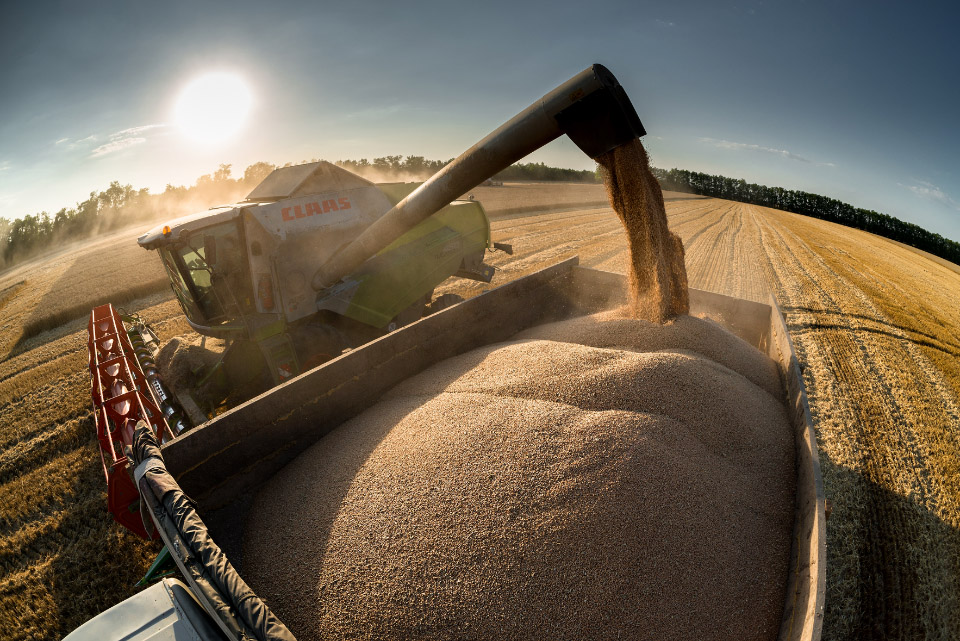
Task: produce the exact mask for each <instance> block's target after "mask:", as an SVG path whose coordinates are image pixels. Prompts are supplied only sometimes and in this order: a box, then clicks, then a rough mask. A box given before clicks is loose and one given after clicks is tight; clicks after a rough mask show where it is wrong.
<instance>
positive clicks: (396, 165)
mask: <svg viewBox="0 0 960 641" xmlns="http://www.w3.org/2000/svg"><path fill="white" fill-rule="evenodd" d="M315 160H316V159H314V161H315ZM304 162H307V161H304ZM448 162H449V161H442V160H428V159H426V158H424V157H423V156H383V157H380V158H374V159H373V160H368V159H366V158H361V159H359V160H338V161H336V163H335V164H337V165H339V166H341V167H344V168H345V169H347V170H349V171H352V172H354V173H357V174H359V175H361V176H364V177H366V178H369V179H370V180H373V181H375V182H393V181H411V180H424V179H426V178H428V177H429V176H431V175H433V174H434V173H436V172H437V171H438V170H439V169H441V168H442V167H443V166H444V165H446V164H447V163H448ZM292 164H293V163H287V164H286V165H284V166H290V165H292ZM276 168H277V166H276V165H273V164H271V163H267V162H257V163H254V164H252V165H250V166H248V167H247V168H246V169H245V170H244V172H243V175H242V176H240V177H238V178H234V177H233V176H232V166H231V165H228V164H223V165H220V166H219V167H218V168H217V170H216V171H215V172H213V173H212V174H205V175H203V176H200V177H199V178H198V179H197V181H196V182H195V183H194V184H193V185H191V186H189V187H188V186H174V185H171V184H168V185H167V186H166V188H165V189H164V191H163V192H161V193H157V194H151V193H150V191H149V190H148V189H146V188H143V189H134V188H133V187H132V186H131V185H121V184H120V183H119V182H118V181H113V182H111V183H110V186H109V187H107V189H105V190H103V191H93V192H90V197H89V198H87V199H86V200H84V201H82V202H79V203H77V204H76V205H75V206H74V207H64V208H61V209H60V210H59V211H57V212H55V213H53V214H50V213H48V212H46V211H43V212H39V213H37V214H32V215H28V216H24V217H23V218H17V219H15V220H12V221H11V220H7V219H5V218H0V267H7V266H10V265H12V264H14V263H17V262H19V261H22V260H24V259H26V258H29V257H31V256H34V255H37V254H39V253H42V252H44V251H48V250H49V249H51V248H53V247H55V246H57V245H59V244H60V243H64V242H70V241H76V240H82V239H84V238H88V237H90V236H93V235H96V234H102V233H105V232H108V231H110V230H113V229H118V228H120V227H122V226H126V225H131V224H135V223H138V222H144V223H145V222H147V221H150V220H156V219H158V218H160V217H167V218H173V217H176V216H180V215H183V214H188V213H192V212H194V211H202V210H203V209H206V208H208V207H210V206H211V205H216V204H223V203H229V202H236V201H239V200H241V199H242V198H243V197H244V196H246V194H248V193H249V192H250V191H251V190H252V189H253V188H254V187H256V186H257V185H258V184H259V183H260V182H261V181H262V180H263V179H264V178H266V177H267V175H269V174H270V172H272V171H273V170H274V169H276ZM653 172H654V175H656V177H657V179H658V180H659V181H660V184H661V186H662V187H663V189H666V190H672V191H682V192H687V193H694V194H700V195H704V196H713V197H716V198H724V199H727V200H737V201H740V202H746V203H751V204H755V205H762V206H764V207H772V208H775V209H782V210H784V211H789V212H793V213H797V214H803V215H805V216H812V217H814V218H820V219H822V220H829V221H833V222H837V223H840V224H842V225H847V226H849V227H856V228H858V229H863V230H865V231H869V232H872V233H874V234H878V235H880V236H885V237H887V238H891V239H893V240H897V241H900V242H902V243H906V244H908V245H911V246H913V247H916V248H918V249H922V250H924V251H928V252H930V253H931V254H934V255H937V256H940V257H941V258H945V259H947V260H950V261H952V262H955V263H960V243H957V242H954V241H952V240H949V239H947V238H944V237H943V236H940V235H939V234H935V233H932V232H929V231H927V230H925V229H923V228H922V227H919V226H917V225H914V224H913V223H907V222H904V221H902V220H899V219H897V218H894V217H893V216H888V215H886V214H882V213H879V212H876V211H873V210H868V209H861V208H857V207H853V206H852V205H849V204H847V203H843V202H841V201H839V200H836V199H833V198H828V197H826V196H820V195H818V194H811V193H808V192H805V191H795V190H789V189H783V188H782V187H767V186H765V185H756V184H753V183H747V182H746V181H744V180H738V179H735V178H728V177H726V176H713V175H710V174H704V173H699V172H693V171H686V170H683V169H670V170H663V169H654V170H653ZM494 179H495V180H500V181H503V180H510V181H519V180H530V181H564V182H584V183H598V182H601V179H600V172H599V170H598V171H590V170H576V169H564V168H561V167H551V166H548V165H545V164H544V163H517V164H514V165H511V166H510V167H508V168H506V169H505V170H503V171H501V172H500V173H498V174H497V175H496V176H494Z"/></svg>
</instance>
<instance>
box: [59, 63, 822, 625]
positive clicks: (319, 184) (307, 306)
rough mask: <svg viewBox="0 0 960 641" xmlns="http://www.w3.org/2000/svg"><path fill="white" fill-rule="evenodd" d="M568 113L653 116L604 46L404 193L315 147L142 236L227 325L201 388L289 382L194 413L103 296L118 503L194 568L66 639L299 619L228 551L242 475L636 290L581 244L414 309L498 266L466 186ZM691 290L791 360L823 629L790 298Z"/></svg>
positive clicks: (615, 137) (248, 481)
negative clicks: (424, 380)
mask: <svg viewBox="0 0 960 641" xmlns="http://www.w3.org/2000/svg"><path fill="white" fill-rule="evenodd" d="M563 134H567V135H568V136H569V137H570V138H571V139H572V140H573V141H574V143H576V144H577V146H579V147H580V149H581V150H583V151H584V152H585V153H586V154H587V155H588V156H590V157H591V158H596V157H598V156H600V155H601V154H603V153H605V152H607V151H609V150H611V149H614V148H616V147H618V146H619V145H622V144H625V143H628V142H631V141H633V140H634V139H636V138H638V137H640V136H642V135H644V134H645V132H644V130H643V127H642V125H641V123H640V120H639V118H638V116H637V114H636V111H635V110H634V108H633V106H632V105H631V103H630V100H629V98H628V97H627V95H626V93H625V92H624V90H623V89H622V87H621V86H620V84H619V83H618V82H617V80H616V78H615V77H614V76H613V74H611V73H610V72H609V71H608V70H607V69H606V68H604V67H602V66H600V65H594V66H592V67H590V68H588V69H586V70H585V71H583V72H582V73H580V74H577V75H576V76H574V77H573V78H571V79H570V80H569V81H567V82H565V83H564V84H562V85H560V86H559V87H557V88H556V89H554V90H553V91H551V92H550V93H548V94H547V95H545V96H544V97H543V98H542V99H540V100H538V101H536V102H535V103H534V104H533V105H531V106H530V107H528V108H527V109H525V110H524V111H522V112H520V113H519V114H518V115H517V116H515V117H514V118H513V119H511V120H510V121H508V122H507V123H506V124H504V125H503V126H501V127H500V128H499V129H497V130H496V131H495V132H493V133H492V134H490V135H489V136H487V137H486V138H484V139H483V140H482V141H480V142H479V143H477V144H476V145H475V146H474V147H472V148H471V149H469V150H468V151H466V152H465V153H464V154H462V155H461V156H460V157H458V158H457V159H456V160H454V161H452V162H451V163H450V164H449V165H447V166H446V167H444V168H443V169H442V170H440V171H439V172H438V173H437V174H436V175H434V176H433V177H432V178H430V179H429V180H428V181H427V182H425V183H424V184H423V185H422V186H420V187H419V188H417V189H416V190H415V191H413V192H412V193H410V194H409V195H406V197H405V198H403V199H402V200H399V198H397V197H395V198H394V199H393V200H391V198H390V197H389V196H388V195H386V194H384V193H383V192H381V191H379V190H378V188H377V187H376V186H374V185H372V184H370V183H368V182H367V181H364V180H362V179H360V178H358V177H356V176H353V175H352V174H350V173H349V172H346V171H344V170H342V169H339V168H337V167H334V166H332V165H329V164H326V163H315V164H312V165H303V166H299V167H292V168H286V169H282V170H278V171H277V172H275V173H274V174H272V175H271V176H269V177H268V178H267V179H266V180H265V181H264V182H263V183H262V184H261V185H260V186H258V187H257V188H256V189H255V190H254V191H253V192H252V193H251V194H250V196H249V199H248V201H247V202H246V203H241V204H240V205H237V206H234V207H228V208H223V209H218V210H214V211H211V212H205V213H203V214H198V215H196V216H192V217H187V218H184V219H179V220H177V221H174V222H173V223H170V224H168V225H165V226H162V227H161V228H158V229H157V230H154V231H152V232H150V233H148V234H146V235H145V236H143V237H141V238H140V244H141V245H143V246H144V247H146V248H148V249H157V250H159V251H160V254H161V257H162V259H163V262H164V265H165V267H166V269H167V271H168V274H169V276H170V279H171V283H172V285H173V288H174V291H175V292H176V295H177V298H178V300H179V301H180V304H181V305H182V306H183V309H184V313H185V314H186V315H187V318H188V320H189V322H190V324H191V326H192V327H194V328H195V329H196V330H197V331H198V332H200V333H202V334H205V335H208V336H217V337H226V338H228V339H229V340H230V341H231V347H230V348H229V349H227V351H226V352H225V353H224V356H223V358H222V359H221V361H220V362H219V363H218V365H217V366H216V367H215V368H214V369H213V371H212V372H211V373H208V374H207V378H206V381H205V382H206V383H210V382H211V381H213V383H214V384H212V385H207V386H206V387H208V388H210V389H213V390H215V391H217V394H221V395H222V394H223V390H224V389H228V388H229V386H230V385H232V384H249V383H251V382H252V383H254V384H256V385H263V386H264V387H269V386H270V385H271V384H273V385H276V386H275V387H273V388H272V389H270V390H269V391H267V392H265V393H262V394H260V395H259V396H257V397H255V398H253V399H251V400H249V401H247V402H245V403H243V404H241V405H239V406H237V407H235V408H232V409H229V410H227V411H225V412H223V413H221V414H219V415H218V416H216V417H215V418H213V419H211V420H208V421H206V422H203V423H202V424H199V425H197V426H196V427H193V428H192V429H191V428H190V425H189V422H188V421H187V420H186V419H185V418H184V413H185V412H184V411H183V410H181V409H180V404H178V402H177V401H176V400H174V397H173V395H172V394H171V393H170V391H169V390H168V389H167V388H166V386H165V385H164V384H163V382H162V381H161V380H160V378H159V376H158V375H157V371H156V366H155V365H154V362H153V359H154V358H155V354H156V350H157V347H158V345H157V340H156V336H155V335H154V334H153V333H152V332H151V331H150V330H149V328H148V327H146V326H145V325H144V324H143V323H142V321H140V319H139V318H137V317H135V316H123V315H120V314H118V313H117V312H116V311H114V310H113V309H112V308H111V307H109V306H104V307H101V308H97V309H95V310H94V311H93V312H92V314H91V319H90V325H89V333H90V341H89V349H90V371H91V377H92V384H93V400H94V407H95V410H96V413H97V428H98V437H99V441H100V445H101V451H102V455H103V461H104V470H105V474H106V477H107V482H108V486H109V496H110V499H109V500H110V509H111V512H112V513H113V515H114V517H115V518H116V519H117V520H118V521H119V522H120V523H122V524H123V525H124V526H125V527H127V528H128V529H130V530H132V531H134V532H137V533H138V534H140V535H141V536H144V537H148V538H151V537H152V538H156V537H159V538H160V539H162V540H163V542H164V544H165V551H169V556H170V557H171V560H172V562H173V563H174V564H175V565H176V568H177V569H178V570H179V572H180V574H181V576H182V577H183V579H184V581H185V582H181V581H179V580H177V579H172V578H163V579H161V580H160V581H159V582H158V583H156V584H155V585H153V586H152V587H150V588H147V589H145V590H143V591H142V592H141V593H139V594H137V595H136V596H134V597H131V598H130V599H128V600H127V601H125V602H123V603H121V604H119V605H117V606H115V607H114V608H111V609H110V610H108V611H107V612H104V613H103V614H101V615H99V616H98V617H96V618H94V619H93V620H91V621H89V622H88V623H86V624H84V625H83V626H81V627H80V628H79V629H77V630H76V631H75V632H73V633H72V634H71V635H70V636H69V637H68V638H69V639H70V640H71V641H87V640H92V639H97V640H101V639H134V638H136V639H141V638H142V639H146V638H150V639H158V640H159V639H195V638H200V639H231V640H240V639H262V640H267V639H285V640H289V639H293V635H292V634H291V633H290V632H289V631H288V630H287V628H286V627H285V626H284V625H283V623H281V622H280V621H279V620H278V619H277V618H276V617H275V616H274V615H273V614H272V612H271V611H270V610H269V608H267V606H266V605H265V604H264V603H263V602H262V601H261V600H260V599H259V598H258V597H257V596H256V595H255V594H254V593H253V592H252V591H251V590H250V589H249V587H248V586H247V585H246V583H244V581H243V579H242V578H241V577H240V575H239V574H238V573H237V572H236V570H235V569H234V565H237V566H240V561H241V547H242V546H241V541H240V537H241V536H242V532H243V525H244V518H245V514H246V512H245V506H246V505H247V504H248V501H249V498H250V496H251V494H252V493H254V492H255V491H256V489H257V488H258V487H260V486H261V485H262V484H263V483H264V482H265V481H267V480H268V479H270V478H271V477H272V476H273V475H274V474H276V473H277V472H278V471H279V470H280V469H281V468H283V467H284V466H285V465H286V464H287V463H289V462H290V461H292V460H293V459H294V458H295V457H296V456H297V455H298V454H299V453H301V452H303V451H304V450H305V449H307V448H308V447H310V446H311V445H312V444H314V443H315V442H316V441H317V440H319V439H321V438H323V437H324V435H326V434H327V433H329V432H330V431H331V430H333V429H334V428H336V427H337V426H338V425H340V424H341V423H343V422H345V421H347V420H348V419H350V418H351V417H353V416H356V415H357V414H359V413H361V412H362V411H363V410H365V409H366V408H368V407H370V406H372V405H373V404H375V403H376V402H377V400H378V399H379V398H380V397H381V396H382V395H383V394H384V393H385V392H386V391H387V390H389V389H390V388H392V387H393V386H394V385H396V384H397V383H399V382H401V381H403V380H404V379H406V378H409V377H411V376H413V375H415V374H417V373H419V372H421V371H423V370H425V369H427V368H428V367H430V366H431V365H433V364H435V363H438V362H440V361H442V360H444V359H446V358H449V357H452V356H455V355H457V354H461V353H464V352H466V351H469V350H471V349H474V348H477V347H480V346H483V345H488V344H491V343H496V342H500V341H504V340H508V339H510V337H512V336H513V335H515V334H516V333H518V332H520V331H522V330H524V329H526V328H528V327H531V326H533V325H537V324H540V323H546V322H552V321H556V320H560V319H564V318H569V317H573V316H577V315H582V314H588V313H593V312H595V311H599V310H601V309H604V308H607V307H609V306H610V305H611V304H614V303H615V302H616V300H615V299H614V297H615V295H614V294H611V292H615V291H619V292H625V291H626V284H625V279H624V278H623V277H622V276H619V275H616V274H610V273H606V272H600V271H596V270H592V269H586V268H582V267H579V266H578V264H577V259H576V258H573V259H570V260H567V261H565V262H562V263H559V264H557V265H554V266H552V267H549V268H547V269H544V270H542V271H539V272H537V273H534V274H531V275H529V276H526V277H524V278H520V279H518V280H515V281H513V282H510V283H508V284H505V285H501V286H499V287H497V288H495V289H493V290H491V291H489V292H487V293H485V294H482V295H480V296H477V297H475V298H473V299H470V300H468V301H464V302H459V303H458V304H453V305H449V306H447V305H446V304H445V302H444V301H442V302H441V304H440V305H436V304H435V307H436V308H437V309H435V311H437V312H438V313H432V314H430V315H428V316H426V317H425V318H422V319H421V318H420V317H421V316H422V314H423V312H424V309H425V307H426V306H427V304H428V303H429V299H430V293H431V292H432V290H433V288H434V287H435V286H436V285H437V284H439V283H440V282H442V281H443V280H445V279H446V278H448V277H449V276H451V275H454V274H456V275H460V276H468V277H473V278H478V279H480V280H484V281H486V282H489V280H490V276H491V275H492V270H491V269H490V268H489V267H486V266H484V265H483V263H482V258H483V252H484V251H485V250H487V249H493V248H497V247H498V246H497V245H495V244H493V243H492V242H491V240H490V231H489V223H488V221H487V219H486V215H485V214H484V213H483V210H482V208H481V207H480V206H479V204H477V203H460V202H453V201H454V199H455V198H456V197H458V196H459V195H460V194H463V193H466V192H467V191H469V190H470V189H471V188H473V187H475V186H476V185H478V184H479V183H481V182H483V181H484V180H486V179H488V178H490V177H491V176H493V175H495V174H496V173H497V172H499V171H500V170H502V169H504V168H506V167H507V166H509V165H510V164H512V163H514V162H516V161H518V160H520V159H521V158H523V157H525V156H527V155H528V154H530V153H531V152H533V151H535V150H536V149H539V148H540V147H542V146H543V145H545V144H547V143H548V142H550V141H552V140H554V139H556V138H558V137H560V136H561V135H563ZM395 196H398V195H395ZM397 200H399V202H397ZM391 205H392V207H391ZM499 248H501V249H505V250H509V248H508V247H505V246H500V247H499ZM690 303H691V309H690V313H691V314H693V315H700V316H706V317H709V318H712V319H714V320H715V321H717V322H718V323H720V324H721V325H723V326H724V327H726V328H727V329H728V330H729V331H731V332H733V333H734V334H736V335H737V336H739V337H740V338H742V339H744V340H746V341H747V342H748V343H750V344H751V345H753V346H754V347H756V348H757V349H759V350H760V351H762V352H764V353H766V354H768V355H769V356H770V357H771V358H772V359H773V360H774V361H775V362H777V363H778V364H779V367H780V373H781V379H782V382H783V399H784V403H785V405H786V407H787V410H788V415H789V417H790V420H791V423H792V426H793V429H794V435H795V446H796V447H795V449H796V479H797V489H796V492H797V495H796V502H795V504H796V514H795V525H794V537H793V547H792V552H791V565H790V578H789V585H788V586H786V595H787V598H786V602H785V604H784V609H783V618H782V621H783V624H782V627H781V632H780V639H782V640H783V641H788V640H789V641H793V640H804V641H807V640H817V639H819V638H820V628H821V624H822V616H823V599H824V586H825V573H824V569H825V568H824V561H825V558H826V549H825V544H826V539H825V517H824V497H823V488H822V481H821V478H820V469H819V461H818V457H817V449H816V441H815V438H814V432H813V426H812V422H811V418H810V414H809V410H808V407H807V401H806V393H805V391H804V386H803V380H802V378H801V375H800V370H799V366H798V362H797V359H796V356H795V353H794V351H793V347H792V344H791V342H790V338H789V336H788V334H787V330H786V325H785V324H784V321H783V317H782V316H781V314H780V312H779V309H778V308H777V305H776V301H775V300H773V299H772V298H771V300H770V303H769V304H767V305H764V304H760V303H756V302H752V301H746V300H741V299H736V298H731V297H728V296H723V295H720V294H715V293H710V292H704V291H698V290H690ZM440 307H446V308H445V309H442V311H441V310H440V309H439V308H440ZM418 319H419V320H418ZM322 361H325V362H322ZM320 362H322V364H319V365H318V366H316V367H313V368H312V369H311V365H313V364H315V363H320ZM217 394H214V396H216V395H217ZM179 397H180V398H181V399H184V400H185V401H186V402H185V403H183V404H185V405H190V404H192V400H191V399H190V398H188V397H187V396H185V395H184V394H183V393H182V391H181V393H180V394H179ZM190 413H193V414H196V410H195V408H191V410H190ZM202 418H203V417H202V416H201V417H200V419H201V420H202ZM188 494H189V496H190V497H191V498H188V497H187V495H188ZM191 499H192V500H191ZM214 541H216V543H215V542H214ZM231 559H233V561H234V563H233V564H232V563H231ZM691 607H695V604H691Z"/></svg>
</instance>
